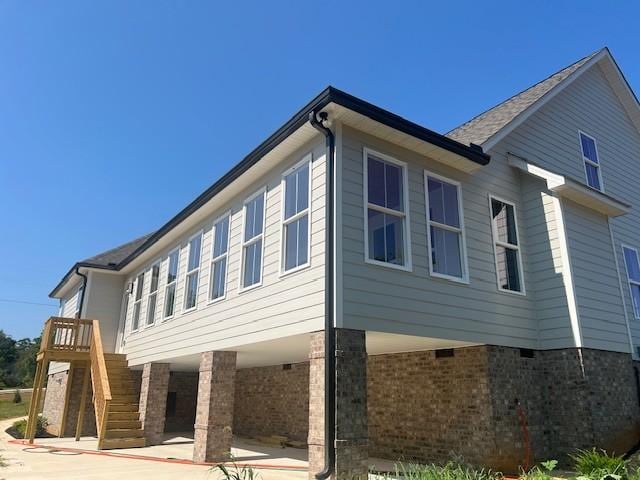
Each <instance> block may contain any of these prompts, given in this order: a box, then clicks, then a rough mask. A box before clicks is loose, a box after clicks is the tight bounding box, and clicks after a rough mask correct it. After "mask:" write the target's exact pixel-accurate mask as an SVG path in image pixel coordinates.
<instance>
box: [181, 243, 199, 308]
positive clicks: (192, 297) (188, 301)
mask: <svg viewBox="0 0 640 480" xmlns="http://www.w3.org/2000/svg"><path fill="white" fill-rule="evenodd" d="M201 254H202V232H198V233H196V234H195V235H194V236H193V237H191V238H190V239H189V254H188V255H187V276H186V278H185V279H184V311H185V312H189V311H191V310H194V309H195V308H196V307H197V306H198V282H199V277H200V255H201Z"/></svg>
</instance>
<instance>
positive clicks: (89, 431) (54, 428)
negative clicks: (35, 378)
mask: <svg viewBox="0 0 640 480" xmlns="http://www.w3.org/2000/svg"><path fill="white" fill-rule="evenodd" d="M83 376H84V368H74V369H73V378H72V379H71V392H70V395H69V405H68V407H67V417H66V421H65V425H64V427H62V430H63V431H62V435H61V436H63V437H73V436H75V434H76V426H77V422H78V414H79V412H80V399H81V396H82V379H83ZM68 382H69V370H66V371H64V372H58V373H55V374H53V375H49V378H48V379H47V391H46V393H45V398H44V407H43V413H42V414H43V415H44V416H45V417H46V418H47V421H48V422H49V425H48V426H47V431H48V432H49V433H51V434H53V435H60V430H61V425H60V423H61V422H62V415H63V411H64V401H65V397H66V392H67V385H68ZM92 395H93V392H92V390H91V382H89V388H88V390H87V401H86V404H85V413H84V418H83V425H82V435H83V436H85V435H86V436H93V435H96V414H95V410H94V408H93V402H92V401H91V400H92Z"/></svg>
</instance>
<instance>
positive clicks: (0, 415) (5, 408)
mask: <svg viewBox="0 0 640 480" xmlns="http://www.w3.org/2000/svg"><path fill="white" fill-rule="evenodd" d="M28 413H29V403H28V402H20V403H13V401H12V400H0V420H6V419H8V418H17V417H24V416H25V415H27V414H28Z"/></svg>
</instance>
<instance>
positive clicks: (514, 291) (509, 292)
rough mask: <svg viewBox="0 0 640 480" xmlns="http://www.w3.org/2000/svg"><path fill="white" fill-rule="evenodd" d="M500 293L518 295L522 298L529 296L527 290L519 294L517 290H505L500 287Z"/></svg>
mask: <svg viewBox="0 0 640 480" xmlns="http://www.w3.org/2000/svg"><path fill="white" fill-rule="evenodd" d="M498 292H500V293H506V294H507V295H518V296H520V297H526V296H527V292H526V291H525V290H523V291H522V292H518V291H517V290H507V289H505V288H500V287H498Z"/></svg>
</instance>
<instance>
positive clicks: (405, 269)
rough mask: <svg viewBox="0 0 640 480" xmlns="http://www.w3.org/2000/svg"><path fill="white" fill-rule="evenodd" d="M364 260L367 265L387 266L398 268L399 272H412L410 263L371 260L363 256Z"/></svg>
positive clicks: (393, 268) (392, 268)
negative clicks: (401, 263) (399, 263)
mask: <svg viewBox="0 0 640 480" xmlns="http://www.w3.org/2000/svg"><path fill="white" fill-rule="evenodd" d="M364 262H365V263H366V264H368V265H375V266H376V267H383V268H389V269H391V270H399V271H401V272H413V268H412V267H411V265H397V264H395V263H388V262H380V261H378V260H371V259H370V258H365V259H364Z"/></svg>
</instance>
